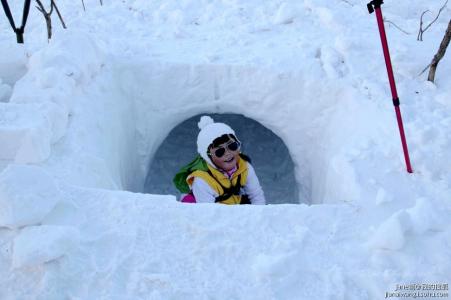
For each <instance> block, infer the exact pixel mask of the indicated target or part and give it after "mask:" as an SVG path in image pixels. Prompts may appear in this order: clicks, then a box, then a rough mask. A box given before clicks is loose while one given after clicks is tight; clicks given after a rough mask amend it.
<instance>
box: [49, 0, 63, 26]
mask: <svg viewBox="0 0 451 300" xmlns="http://www.w3.org/2000/svg"><path fill="white" fill-rule="evenodd" d="M53 8H55V10H56V13H57V15H58V18H59V19H60V21H61V25H62V26H63V28H64V29H67V27H66V23H64V20H63V16H62V15H61V13H60V10H59V9H58V6H56V3H55V1H54V0H52V9H53Z"/></svg>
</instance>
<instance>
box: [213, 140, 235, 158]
mask: <svg viewBox="0 0 451 300" xmlns="http://www.w3.org/2000/svg"><path fill="white" fill-rule="evenodd" d="M240 146H241V144H240V143H239V142H236V141H235V142H231V143H228V144H227V145H225V147H227V149H229V150H230V151H233V152H234V151H237V150H238V149H240ZM225 147H219V148H217V149H216V150H215V151H213V154H214V155H215V156H216V157H217V158H221V157H222V156H223V155H224V154H225V152H226V148H225ZM210 155H211V152H210Z"/></svg>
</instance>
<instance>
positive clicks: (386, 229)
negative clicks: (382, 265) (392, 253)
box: [368, 211, 411, 250]
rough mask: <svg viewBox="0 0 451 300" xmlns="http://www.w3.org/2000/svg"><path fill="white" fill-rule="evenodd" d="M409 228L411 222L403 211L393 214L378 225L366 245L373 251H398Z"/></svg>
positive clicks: (403, 243) (402, 245)
mask: <svg viewBox="0 0 451 300" xmlns="http://www.w3.org/2000/svg"><path fill="white" fill-rule="evenodd" d="M410 227H411V220H410V217H409V215H408V214H407V213H406V212H405V211H401V212H398V213H395V214H394V215H393V216H391V217H390V218H388V219H387V220H385V221H384V222H383V223H382V224H381V225H379V227H378V229H377V230H376V232H375V233H374V235H373V236H372V238H371V239H370V241H369V243H368V245H369V246H370V247H371V248H373V249H386V250H400V249H402V248H403V247H404V245H405V243H406V233H407V231H408V230H409V229H410Z"/></svg>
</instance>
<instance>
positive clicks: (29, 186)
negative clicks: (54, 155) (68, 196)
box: [0, 164, 62, 229]
mask: <svg viewBox="0 0 451 300" xmlns="http://www.w3.org/2000/svg"><path fill="white" fill-rule="evenodd" d="M61 198H62V195H61V193H60V190H59V188H58V187H57V186H56V184H55V182H54V181H53V179H52V177H50V175H49V174H48V173H47V172H45V171H44V170H43V169H42V168H40V167H36V166H26V165H16V164H11V165H9V166H8V167H7V168H6V169H5V170H4V171H3V172H2V173H1V174H0V227H8V228H12V229H14V228H19V227H22V226H27V225H35V224H39V223H41V222H42V221H43V219H44V218H45V216H46V215H47V214H48V213H50V211H51V210H52V209H53V208H54V207H55V205H56V204H57V203H58V202H59V201H60V200H61Z"/></svg>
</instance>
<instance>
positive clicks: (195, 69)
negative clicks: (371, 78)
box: [61, 61, 358, 204]
mask: <svg viewBox="0 0 451 300" xmlns="http://www.w3.org/2000/svg"><path fill="white" fill-rule="evenodd" d="M87 93H88V95H86V97H84V98H83V99H86V103H81V102H80V104H79V105H80V106H82V107H85V106H87V105H89V106H90V107H91V108H92V109H91V110H89V111H86V112H85V111H84V112H85V113H86V114H88V113H90V115H86V116H82V115H79V114H78V115H77V114H74V117H73V118H72V120H71V124H72V126H73V127H74V128H79V133H76V134H73V138H75V139H76V143H77V144H78V145H84V147H85V148H86V149H85V151H82V152H77V153H71V154H70V157H68V159H67V160H69V161H70V163H71V164H72V165H73V167H71V168H67V166H64V170H65V171H64V173H63V174H64V175H65V178H66V179H67V180H68V181H69V182H72V183H73V184H77V185H81V186H87V187H96V188H107V189H122V190H126V191H131V192H140V193H141V192H145V193H155V194H172V195H177V191H176V190H175V188H174V187H173V186H172V178H173V176H174V175H175V173H176V172H177V171H178V169H179V168H180V167H182V166H183V165H185V164H186V163H188V162H190V161H191V160H192V159H193V157H194V155H196V153H197V151H196V146H195V145H196V139H197V134H198V128H197V122H198V120H199V118H200V116H201V115H210V116H212V117H213V119H214V120H215V121H219V122H224V123H226V124H229V125H230V126H231V127H232V128H233V129H234V130H235V131H236V133H237V135H238V137H239V138H240V140H242V142H243V152H245V153H246V154H248V155H249V156H250V157H251V158H252V163H253V165H254V167H255V169H256V171H257V175H258V177H259V180H260V182H261V184H262V187H263V189H264V192H265V195H266V198H267V201H268V203H272V204H276V203H277V204H278V203H296V204H299V203H307V204H321V203H340V202H343V201H346V200H347V199H353V198H355V197H356V195H354V194H353V193H354V192H355V191H358V189H357V188H355V186H356V184H355V182H356V178H357V177H356V176H355V174H353V171H352V169H351V168H350V167H349V162H348V161H347V160H346V157H344V156H343V155H342V153H343V150H342V149H341V147H342V146H341V145H342V143H341V140H343V139H347V138H348V135H347V134H346V132H349V131H350V130H355V128H354V127H352V128H351V127H349V126H351V125H352V123H349V124H348V123H344V124H343V121H342V120H343V119H345V117H343V116H344V115H347V114H348V113H349V105H347V102H346V101H347V100H346V99H348V98H353V97H354V96H353V95H352V90H350V89H345V88H343V85H340V84H339V83H336V82H333V81H323V82H321V83H318V82H317V81H315V80H313V79H312V78H310V77H309V76H307V75H305V74H302V73H296V72H279V71H277V70H270V69H265V68H254V67H249V66H234V65H211V64H195V65H192V64H183V63H174V62H171V63H169V62H166V63H161V62H155V61H137V62H128V61H117V62H115V63H114V64H113V65H112V69H111V70H110V72H107V73H105V76H102V77H101V78H99V79H98V84H97V85H94V86H92V89H90V90H89V91H87ZM94 99H95V101H93V100H94ZM98 112H102V113H98ZM77 124H78V125H77ZM346 126H348V127H349V128H348V127H346ZM86 127H88V128H95V130H91V131H89V134H88V133H87V132H86V130H85V129H83V128H86ZM337 128H339V129H340V130H337ZM341 132H342V133H341ZM68 155H69V154H68ZM61 168H63V167H61Z"/></svg>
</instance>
